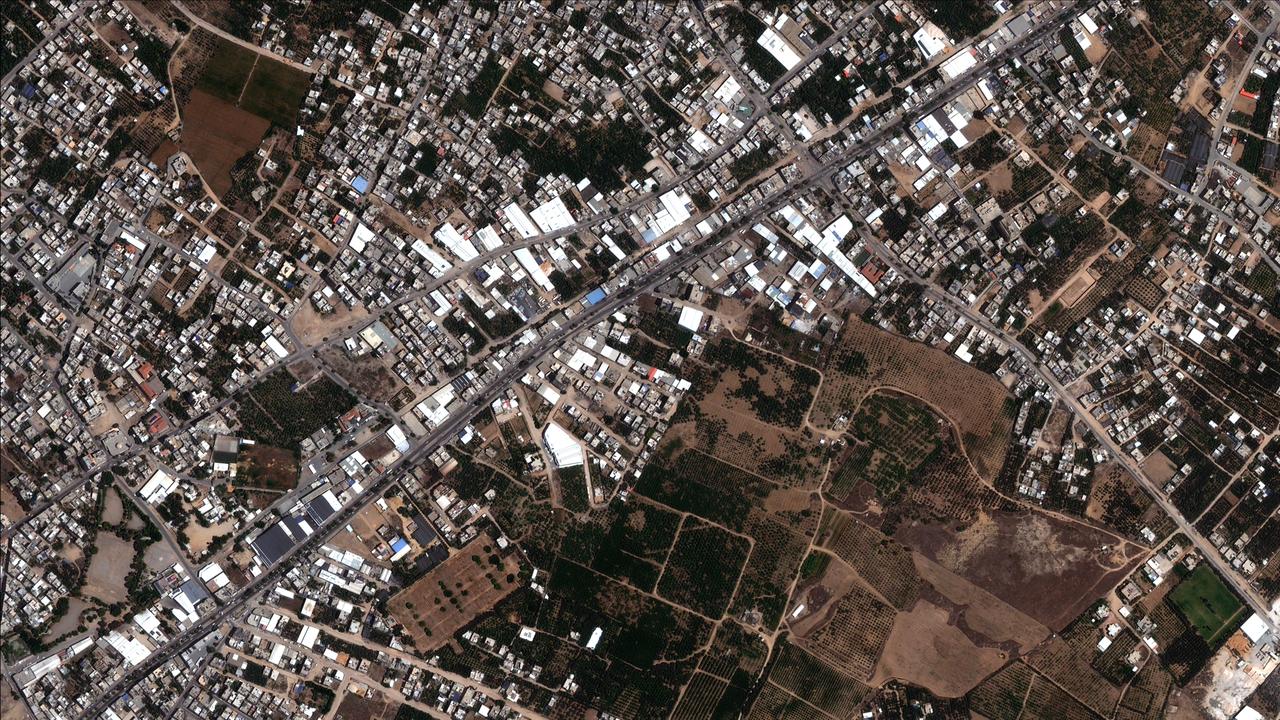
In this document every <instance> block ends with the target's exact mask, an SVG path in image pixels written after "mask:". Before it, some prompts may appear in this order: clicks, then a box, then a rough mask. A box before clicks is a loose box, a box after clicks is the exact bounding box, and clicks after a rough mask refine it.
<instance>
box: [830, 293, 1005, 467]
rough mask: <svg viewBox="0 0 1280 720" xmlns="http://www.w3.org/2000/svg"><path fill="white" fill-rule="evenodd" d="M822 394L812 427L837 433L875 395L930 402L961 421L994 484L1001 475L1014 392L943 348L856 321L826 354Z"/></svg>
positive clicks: (967, 443)
mask: <svg viewBox="0 0 1280 720" xmlns="http://www.w3.org/2000/svg"><path fill="white" fill-rule="evenodd" d="M822 370H823V383H822V391H821V392H820V393H818V395H817V399H816V401H815V402H814V405H813V409H812V411H811V415H810V421H811V422H812V423H813V424H814V425H816V426H819V427H831V426H832V425H833V424H835V423H836V421H837V420H838V419H840V418H842V417H843V418H849V417H852V415H853V413H854V411H855V409H856V408H857V407H858V406H859V404H860V403H861V402H862V401H863V398H864V397H865V396H866V395H867V394H868V393H869V392H870V391H871V390H873V389H875V388H879V387H888V388H895V389H898V390H900V391H902V392H904V393H906V394H908V395H911V396H914V397H916V398H919V399H921V400H923V401H924V402H926V403H928V404H929V405H930V406H932V407H933V408H934V409H935V410H938V411H940V412H942V413H943V414H945V415H946V416H947V417H948V418H950V419H951V421H952V422H953V423H955V425H956V427H957V428H958V430H959V433H960V437H961V440H962V442H963V443H964V448H965V452H966V453H967V454H968V455H969V457H970V459H971V460H972V461H973V464H974V466H975V467H976V468H977V470H978V472H979V473H980V474H981V475H982V477H983V479H985V480H987V481H988V482H989V481H990V480H991V479H992V478H993V477H994V476H995V474H996V472H998V471H999V469H1000V465H1001V463H1002V462H1003V461H1004V456H1005V452H1006V450H1007V440H1008V436H1009V429H1010V427H1011V425H1012V421H1011V418H1010V417H1009V410H1008V407H1007V403H1006V400H1008V398H1009V392H1008V390H1007V389H1006V388H1005V387H1004V386H1003V385H1001V384H1000V383H999V382H998V381H997V380H996V379H995V378H994V377H992V376H990V375H987V374H986V373H984V372H982V371H981V370H978V369H977V368H975V367H973V366H971V365H968V364H966V363H964V362H962V361H960V360H959V359H957V358H955V357H952V356H951V355H949V354H947V353H946V352H943V351H942V350H939V349H937V348H932V347H927V346H925V345H921V344H920V343H917V342H913V341H911V340H908V339H906V338H904V337H901V336H898V335H894V334H892V333H888V332H885V331H883V330H880V329H879V328H876V327H873V326H871V325H868V324H866V323H864V322H862V321H861V320H859V319H857V318H855V317H850V318H849V320H848V322H847V324H846V325H845V327H844V330H843V331H842V332H841V334H840V338H839V339H838V340H837V341H836V342H835V344H834V345H833V346H832V347H831V348H830V349H829V350H827V351H826V352H825V356H824V358H823V361H822Z"/></svg>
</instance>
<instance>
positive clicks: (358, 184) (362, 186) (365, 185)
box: [351, 175, 369, 193]
mask: <svg viewBox="0 0 1280 720" xmlns="http://www.w3.org/2000/svg"><path fill="white" fill-rule="evenodd" d="M351 187H353V188H355V189H356V192H358V193H362V192H364V191H365V190H368V189H369V181H368V180H366V179H365V178H364V176H363V175H357V176H356V177H355V179H354V180H352V181H351Z"/></svg>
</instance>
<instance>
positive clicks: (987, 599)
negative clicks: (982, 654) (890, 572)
mask: <svg viewBox="0 0 1280 720" xmlns="http://www.w3.org/2000/svg"><path fill="white" fill-rule="evenodd" d="M913 559H914V560H915V565H916V571H917V572H918V573H919V575H920V577H921V578H922V580H923V581H924V583H925V586H924V588H923V590H922V593H923V594H924V595H925V596H926V597H927V598H928V600H929V602H931V603H933V604H935V605H938V606H941V607H949V608H950V609H951V611H952V622H953V624H954V625H955V626H956V627H958V628H960V629H961V630H962V631H963V632H964V633H965V635H966V636H968V638H969V639H970V640H971V641H973V642H974V644H976V645H978V646H980V647H997V648H1000V649H1001V650H1004V651H1006V652H1007V653H1008V654H1009V655H1010V656H1013V655H1023V654H1026V653H1028V652H1030V651H1031V649H1032V648H1034V647H1035V646H1036V645H1038V644H1039V643H1040V641H1041V640H1044V639H1045V637H1047V636H1048V635H1049V633H1050V630H1049V628H1047V627H1045V626H1044V625H1042V624H1040V623H1038V622H1036V621H1035V620H1034V619H1032V618H1031V617H1029V616H1028V615H1026V614H1025V613H1023V612H1022V611H1020V610H1018V609H1016V608H1014V607H1013V606H1012V605H1010V604H1008V603H1006V602H1004V601H1003V600H1001V599H999V598H997V597H996V596H995V595H992V594H991V593H989V592H987V591H986V590H983V589H982V588H980V587H978V586H977V585H974V584H973V583H971V582H969V581H968V580H965V579H964V578H962V577H960V576H959V575H957V574H955V573H953V572H951V571H950V570H947V569H946V568H944V567H942V566H941V565H939V564H938V563H936V562H934V561H932V560H930V559H928V558H926V557H924V556H923V555H920V554H919V553H914V554H913Z"/></svg>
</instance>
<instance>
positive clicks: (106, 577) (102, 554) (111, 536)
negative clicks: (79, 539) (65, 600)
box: [84, 532, 133, 603]
mask: <svg viewBox="0 0 1280 720" xmlns="http://www.w3.org/2000/svg"><path fill="white" fill-rule="evenodd" d="M97 544H98V552H97V553H96V554H95V555H94V556H93V560H92V561H91V562H90V563H89V574H88V577H87V578H86V579H85V584H84V594H85V595H92V596H93V597H96V598H98V599H99V600H101V601H103V602H105V603H113V602H121V601H123V600H124V599H125V597H126V595H127V593H126V592H125V588H124V579H125V577H126V576H127V575H128V574H129V564H130V563H132V562H133V545H132V544H131V543H127V542H125V541H124V540H122V539H120V537H119V536H118V535H116V534H115V533H109V532H100V533H98V543H97Z"/></svg>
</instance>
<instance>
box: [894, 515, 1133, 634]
mask: <svg viewBox="0 0 1280 720" xmlns="http://www.w3.org/2000/svg"><path fill="white" fill-rule="evenodd" d="M956 525H957V524H956V523H955V522H954V521H952V522H950V523H930V524H920V525H915V526H911V527H906V528H903V529H902V530H901V531H899V532H898V533H897V535H896V536H895V537H897V539H899V540H900V541H902V542H904V543H905V544H906V545H908V546H909V547H912V548H914V549H916V550H918V551H920V552H921V553H922V554H924V555H925V556H926V557H928V558H929V559H931V560H934V561H936V562H938V563H939V564H940V565H942V566H943V567H944V568H946V569H948V570H950V571H952V572H954V573H956V574H957V575H960V576H961V577H964V578H966V579H967V580H969V581H971V582H973V583H974V584H975V585H977V586H979V587H981V588H983V589H985V590H987V591H988V592H991V593H992V594H993V595H995V596H996V597H998V598H1000V599H1001V600H1004V601H1005V602H1007V603H1009V604H1010V605H1012V606H1014V607H1016V608H1018V609H1019V610H1021V611H1022V612H1024V613H1026V614H1027V615H1029V616H1031V617H1032V618H1035V619H1036V620H1037V621H1038V622H1040V623H1042V624H1044V625H1046V626H1048V627H1050V628H1060V627H1063V626H1065V625H1066V624H1067V623H1068V622H1069V621H1070V620H1071V619H1072V618H1074V617H1076V616H1077V615H1079V614H1080V612H1081V611H1083V610H1084V609H1085V607H1087V606H1088V605H1089V603H1091V602H1092V601H1093V600H1094V599H1095V598H1096V597H1097V596H1098V595H1100V594H1101V593H1102V592H1105V591H1106V590H1107V589H1109V588H1111V587H1113V586H1114V585H1116V584H1117V583H1119V582H1120V580H1121V579H1122V578H1124V577H1125V575H1127V574H1128V572H1129V571H1130V570H1132V568H1133V567H1135V566H1136V565H1137V563H1138V562H1139V561H1140V560H1141V557H1142V555H1141V553H1140V551H1139V549H1138V548H1136V547H1135V546H1132V545H1130V544H1128V543H1122V542H1117V540H1116V538H1115V537H1113V536H1110V535H1107V534H1105V533H1102V532H1101V531H1098V530H1095V529H1093V528H1090V527H1088V526H1085V525H1083V524H1080V523H1075V522H1070V521H1066V520H1061V519H1059V518H1056V517H1053V516H1049V515H1044V514H1041V513H1036V512H1030V511H1024V512H1007V511H992V512H985V511H984V512H983V513H981V514H980V516H979V518H978V519H977V521H976V522H973V523H971V524H969V525H968V526H967V527H965V528H964V529H963V530H960V531H958V532H957V531H956V529H955V528H956Z"/></svg>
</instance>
